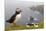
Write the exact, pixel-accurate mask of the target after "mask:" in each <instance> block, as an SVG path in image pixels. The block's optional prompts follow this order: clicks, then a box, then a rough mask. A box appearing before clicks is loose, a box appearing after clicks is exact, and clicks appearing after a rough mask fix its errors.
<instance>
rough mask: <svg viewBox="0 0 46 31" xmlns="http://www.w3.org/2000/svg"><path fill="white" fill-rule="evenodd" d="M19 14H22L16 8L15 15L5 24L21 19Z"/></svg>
mask: <svg viewBox="0 0 46 31" xmlns="http://www.w3.org/2000/svg"><path fill="white" fill-rule="evenodd" d="M21 12H22V11H21V9H20V8H17V9H16V11H15V14H14V15H13V16H12V17H11V18H10V19H9V20H8V21H7V22H9V23H13V22H14V21H16V20H17V18H20V17H21Z"/></svg>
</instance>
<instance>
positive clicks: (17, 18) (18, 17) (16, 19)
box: [14, 13, 21, 22]
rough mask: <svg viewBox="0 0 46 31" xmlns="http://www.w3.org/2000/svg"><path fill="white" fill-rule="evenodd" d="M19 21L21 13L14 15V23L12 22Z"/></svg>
mask: <svg viewBox="0 0 46 31" xmlns="http://www.w3.org/2000/svg"><path fill="white" fill-rule="evenodd" d="M20 19H21V13H20V14H18V15H16V17H15V21H14V22H17V21H19V20H20Z"/></svg>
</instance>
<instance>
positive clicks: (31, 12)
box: [5, 0, 44, 25]
mask: <svg viewBox="0 0 46 31" xmlns="http://www.w3.org/2000/svg"><path fill="white" fill-rule="evenodd" d="M16 8H20V9H21V10H22V18H21V20H20V21H18V22H16V23H17V24H18V25H25V24H26V23H31V22H30V20H29V19H28V18H30V16H31V17H33V18H37V19H38V20H37V21H35V20H34V21H33V22H34V23H37V22H43V19H44V17H43V15H44V3H43V2H31V1H18V0H5V21H6V20H8V19H10V17H11V16H12V15H13V14H14V13H15V11H16Z"/></svg>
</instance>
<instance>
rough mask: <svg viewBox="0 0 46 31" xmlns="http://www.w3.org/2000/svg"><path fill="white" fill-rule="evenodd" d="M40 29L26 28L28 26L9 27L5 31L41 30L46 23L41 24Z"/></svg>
mask: <svg viewBox="0 0 46 31" xmlns="http://www.w3.org/2000/svg"><path fill="white" fill-rule="evenodd" d="M38 26H39V27H34V26H32V27H26V26H18V25H16V26H11V27H7V28H5V31H9V30H24V29H41V28H44V23H39V25H38Z"/></svg>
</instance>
